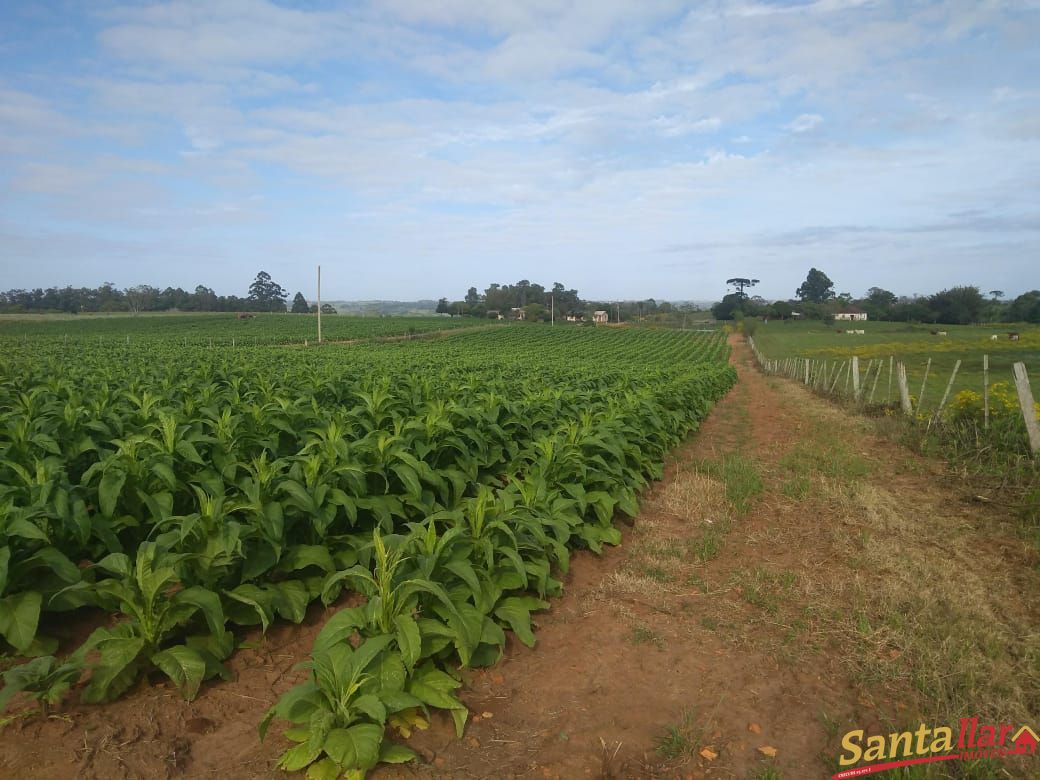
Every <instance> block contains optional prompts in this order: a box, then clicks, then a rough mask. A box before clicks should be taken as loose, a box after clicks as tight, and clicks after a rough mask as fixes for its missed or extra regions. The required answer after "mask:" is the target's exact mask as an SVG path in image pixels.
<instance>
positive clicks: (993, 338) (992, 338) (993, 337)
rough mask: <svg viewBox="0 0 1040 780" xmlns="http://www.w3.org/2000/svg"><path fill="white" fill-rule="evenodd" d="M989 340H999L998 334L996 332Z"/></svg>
mask: <svg viewBox="0 0 1040 780" xmlns="http://www.w3.org/2000/svg"><path fill="white" fill-rule="evenodd" d="M989 340H990V341H996V340H997V334H996V333H994V334H993V335H992V336H990V337H989Z"/></svg>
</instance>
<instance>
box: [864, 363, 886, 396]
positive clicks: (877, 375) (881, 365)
mask: <svg viewBox="0 0 1040 780" xmlns="http://www.w3.org/2000/svg"><path fill="white" fill-rule="evenodd" d="M884 368H885V361H883V360H879V361H878V364H877V372H875V374H874V384H872V385H871V386H870V397H869V398H867V406H870V405H871V404H872V403H874V391H875V390H877V381H878V379H880V378H881V372H882V371H883V370H884Z"/></svg>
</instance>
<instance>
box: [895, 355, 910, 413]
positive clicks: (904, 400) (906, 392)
mask: <svg viewBox="0 0 1040 780" xmlns="http://www.w3.org/2000/svg"><path fill="white" fill-rule="evenodd" d="M896 381H897V382H898V383H899V402H900V404H901V405H902V407H903V414H905V415H906V416H907V417H909V416H910V415H912V414H913V413H914V410H913V408H912V407H911V406H910V388H909V387H907V384H906V366H905V365H903V364H902V363H901V362H900V363H898V364H897V365H896Z"/></svg>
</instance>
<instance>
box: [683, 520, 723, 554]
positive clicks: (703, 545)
mask: <svg viewBox="0 0 1040 780" xmlns="http://www.w3.org/2000/svg"><path fill="white" fill-rule="evenodd" d="M689 546H690V552H691V553H692V554H693V557H694V558H696V559H697V560H698V561H700V562H701V563H707V562H708V561H710V560H713V559H714V558H716V557H718V554H719V551H720V550H721V549H722V533H721V532H720V531H719V529H718V528H715V527H714V526H709V527H708V528H707V529H705V531H704V533H702V534H701V535H700V536H699V537H698V538H697V539H693V540H691V541H690V542H689Z"/></svg>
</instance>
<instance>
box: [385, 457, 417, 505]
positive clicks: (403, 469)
mask: <svg viewBox="0 0 1040 780" xmlns="http://www.w3.org/2000/svg"><path fill="white" fill-rule="evenodd" d="M390 470H391V471H392V472H394V473H395V474H396V475H397V476H398V477H399V478H400V480H401V482H402V483H403V484H404V486H405V489H406V490H407V491H408V493H409V495H411V496H414V497H415V498H418V497H419V496H421V495H422V485H421V484H420V482H419V476H418V475H417V474H416V473H415V469H413V468H412V467H411V466H408V465H406V464H404V463H395V464H394V465H393V466H391V467H390Z"/></svg>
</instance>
